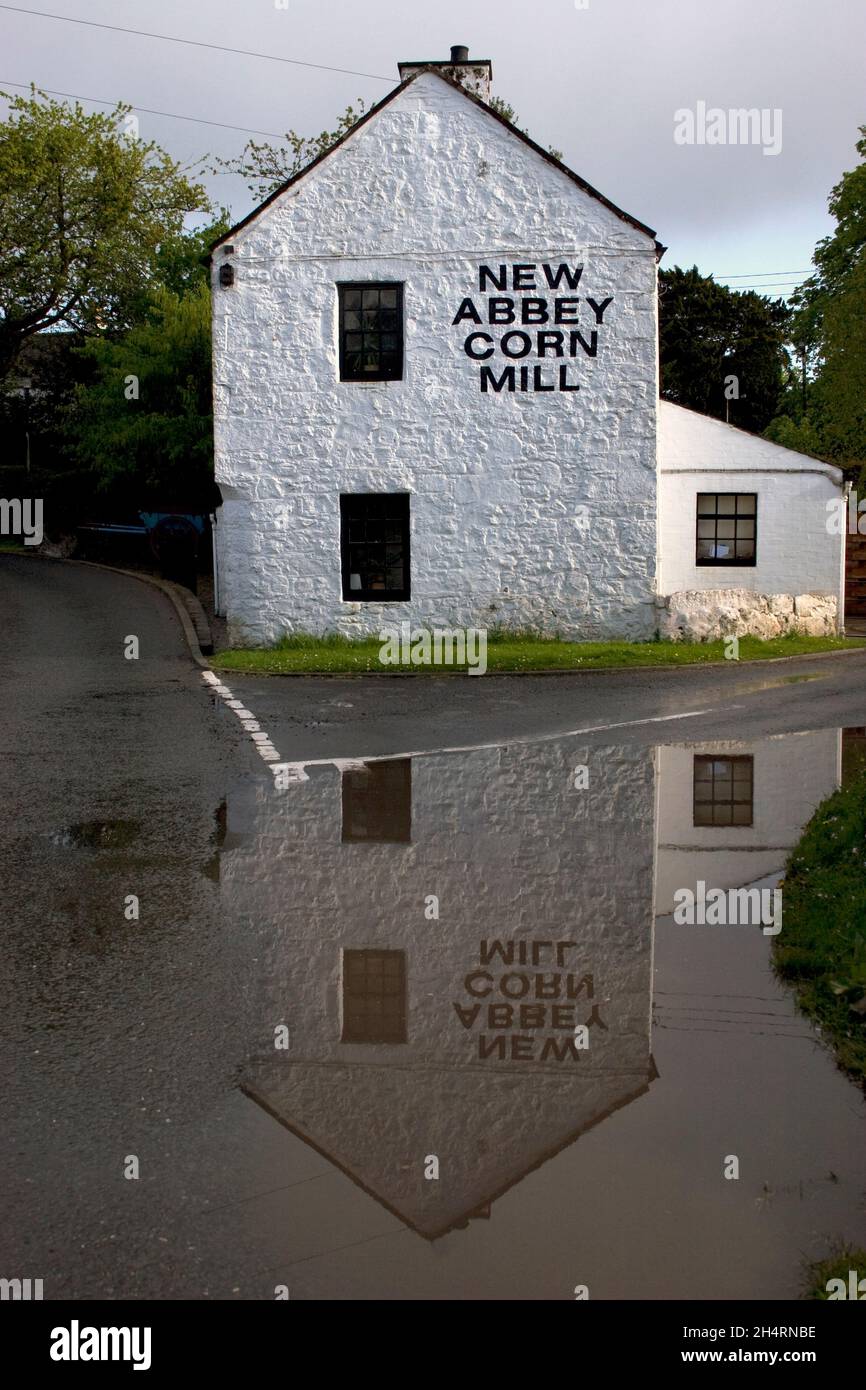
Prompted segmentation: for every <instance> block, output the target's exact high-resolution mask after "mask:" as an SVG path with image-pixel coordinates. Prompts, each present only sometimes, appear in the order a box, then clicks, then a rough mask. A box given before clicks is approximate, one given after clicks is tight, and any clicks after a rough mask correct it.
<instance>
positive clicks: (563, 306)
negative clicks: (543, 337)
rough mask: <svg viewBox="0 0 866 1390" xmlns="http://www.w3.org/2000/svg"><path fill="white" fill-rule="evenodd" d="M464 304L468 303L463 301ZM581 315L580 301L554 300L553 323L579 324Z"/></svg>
mask: <svg viewBox="0 0 866 1390" xmlns="http://www.w3.org/2000/svg"><path fill="white" fill-rule="evenodd" d="M463 302H464V304H465V303H466V301H465V300H464V301H463ZM579 314H580V300H579V299H554V301H553V322H554V323H577V320H578V316H579Z"/></svg>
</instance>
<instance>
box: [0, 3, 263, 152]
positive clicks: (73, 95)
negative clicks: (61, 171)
mask: <svg viewBox="0 0 866 1390" xmlns="http://www.w3.org/2000/svg"><path fill="white" fill-rule="evenodd" d="M0 9H2V6H0ZM33 85H34V86H36V89H37V91H40V92H45V93H46V94H47V95H48V96H52V97H69V99H70V100H71V101H90V102H93V103H94V104H95V105H96V106H116V105H117V104H118V103H117V102H116V101H106V100H105V98H104V97H84V96H80V95H79V94H78V93H77V92H58V91H56V90H55V89H54V88H53V87H40V86H39V85H38V83H34V84H33ZM30 86H31V84H30V83H29V82H7V81H6V80H5V78H0V87H22V88H24V90H29V88H30ZM128 104H129V105H130V106H132V108H133V110H134V111H142V112H144V113H145V115H148V116H168V117H169V119H170V120H172V121H195V122H196V124H197V125H213V126H219V128H220V129H221V130H239V131H240V132H241V134H242V135H243V134H247V135H269V136H271V137H272V139H274V140H282V138H283V135H282V134H280V133H279V132H278V131H276V130H256V128H255V126H247V125H227V124H226V122H225V121H206V120H205V119H204V117H202V116H181V115H180V114H179V113H178V112H177V111H155V110H154V109H153V107H151V106H138V105H137V104H136V103H135V102H129V103H128ZM284 133H285V132H283V134H284Z"/></svg>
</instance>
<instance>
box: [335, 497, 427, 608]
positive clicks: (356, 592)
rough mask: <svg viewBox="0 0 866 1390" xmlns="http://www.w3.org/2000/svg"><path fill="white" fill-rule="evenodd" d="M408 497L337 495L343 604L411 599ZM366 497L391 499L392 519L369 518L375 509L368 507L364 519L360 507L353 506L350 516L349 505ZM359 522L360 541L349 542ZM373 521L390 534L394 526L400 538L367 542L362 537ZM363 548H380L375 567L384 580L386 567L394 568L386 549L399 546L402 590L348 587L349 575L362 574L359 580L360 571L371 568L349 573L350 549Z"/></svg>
mask: <svg viewBox="0 0 866 1390" xmlns="http://www.w3.org/2000/svg"><path fill="white" fill-rule="evenodd" d="M411 496H412V494H411V493H409V492H341V493H340V579H341V585H342V593H343V600H344V602H346V603H406V602H407V601H408V600H409V598H410V597H411V593H412V578H411V570H410V565H411V544H410V541H411V529H412V504H411V502H410V498H411ZM369 498H377V499H379V498H381V499H391V500H393V502H394V509H393V513H394V514H393V516H391V517H388V516H387V515H382V516H379V517H376V516H373V515H371V514H370V513H372V512H374V511H375V510H376V509H375V508H370V509H369V512H368V514H367V515H364V516H363V517H362V516H361V515H360V513H361V512H362V510H363V509H362V508H361V507H360V506H359V507H357V508H356V509H354V510H355V511H356V514H355V515H354V516H353V515H352V511H353V508H352V505H351V504H352V503H360V502H361V501H362V499H369ZM398 499H399V503H400V506H399V509H398V507H397V500H398ZM383 510H384V509H383ZM362 521H363V526H364V532H365V534H364V538H363V540H352V539H350V536H351V533H352V530H353V529H355V528H359V527H360V526H361V524H362ZM376 522H378V523H379V524H381V525H382V526H383V527H386V528H388V529H389V530H391V531H394V530H397V529H398V527H399V530H400V538H399V540H397V541H394V540H387V539H385V540H381V541H380V540H373V539H367V534H366V532H367V528H368V526H370V525H371V524H372V525H375V523H376ZM367 546H376V547H377V548H378V547H381V549H382V560H381V564H379V565H378V566H377V568H380V569H382V570H383V571H385V572H386V577H387V570H388V569H389V568H393V567H394V564H393V560H392V563H391V565H390V566H389V564H388V546H399V548H400V552H401V560H400V563H401V564H402V568H403V585H402V587H400V588H398V589H387V588H383V589H376V588H373V587H372V586H368V585H362V587H361V588H360V589H353V588H351V578H352V574H353V573H360V574H361V575H362V577H363V575H364V572H365V571H367V570H369V569H370V568H372V566H371V565H365V566H364V567H363V568H362V569H361V570H360V571H353V570H352V559H353V557H352V552H353V551H354V550H356V549H358V548H362V547H367Z"/></svg>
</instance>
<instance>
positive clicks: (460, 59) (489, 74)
mask: <svg viewBox="0 0 866 1390" xmlns="http://www.w3.org/2000/svg"><path fill="white" fill-rule="evenodd" d="M397 68H398V71H399V73H400V81H401V82H405V81H407V79H408V78H410V77H412V76H413V75H414V74H415V73H416V72H418V71H419V70H420V69H421V68H432V69H433V71H434V72H441V73H442V74H443V75H444V76H445V77H450V78H451V81H452V82H459V84H460V86H461V87H465V88H466V90H467V92H471V93H472V95H473V96H474V97H480V98H481V100H482V101H488V102H489V100H490V85H491V82H492V80H493V64H492V63H491V61H490V59H489V58H470V57H469V49H468V48H467V47H466V45H465V44H462V43H455V44H452V46H451V57H450V58H446V59H441V58H430V59H428V60H427V61H426V62H425V61H424V60H421V59H419V60H418V61H416V62H412V63H409V62H406V63H398V64H397Z"/></svg>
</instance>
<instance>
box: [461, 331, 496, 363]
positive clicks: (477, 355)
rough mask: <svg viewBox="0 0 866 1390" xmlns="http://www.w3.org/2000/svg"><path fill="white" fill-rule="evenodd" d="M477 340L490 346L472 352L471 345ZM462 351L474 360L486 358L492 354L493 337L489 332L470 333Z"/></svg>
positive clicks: (479, 360) (481, 360) (480, 360)
mask: <svg viewBox="0 0 866 1390" xmlns="http://www.w3.org/2000/svg"><path fill="white" fill-rule="evenodd" d="M478 341H481V342H484V343H489V344H490V346H489V347H488V348H486V349H485V350H483V351H481V352H474V351H473V347H472V345H473V343H476V342H478ZM463 351H464V352H465V353H466V356H467V357H471V358H473V359H474V361H476V362H483V361H485V359H486V358H488V357H492V356H493V339H492V338H491V336H490V334H489V333H470V334H469V337H468V338H467V339H466V342H465V343H464V344H463Z"/></svg>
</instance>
